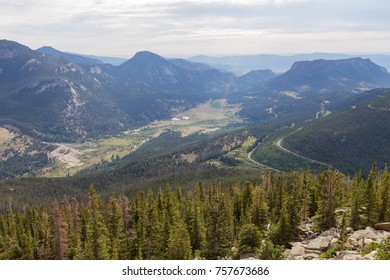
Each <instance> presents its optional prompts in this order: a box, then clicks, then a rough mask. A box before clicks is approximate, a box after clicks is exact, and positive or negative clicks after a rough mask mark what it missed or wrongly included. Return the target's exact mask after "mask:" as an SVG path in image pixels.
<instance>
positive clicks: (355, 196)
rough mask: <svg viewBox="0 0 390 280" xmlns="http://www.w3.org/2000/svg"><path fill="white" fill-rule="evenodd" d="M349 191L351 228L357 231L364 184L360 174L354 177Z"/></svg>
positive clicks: (360, 220)
mask: <svg viewBox="0 0 390 280" xmlns="http://www.w3.org/2000/svg"><path fill="white" fill-rule="evenodd" d="M351 188H352V190H351V203H350V204H351V221H350V224H351V227H352V228H354V229H355V230H356V229H359V228H360V227H361V226H362V223H363V221H362V218H361V215H362V202H363V188H364V183H363V179H362V174H361V173H360V172H359V173H357V174H356V175H355V177H354V178H353V182H352V187H351Z"/></svg>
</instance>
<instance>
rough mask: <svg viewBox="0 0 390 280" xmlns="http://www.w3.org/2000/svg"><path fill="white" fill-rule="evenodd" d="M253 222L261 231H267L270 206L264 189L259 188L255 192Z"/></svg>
mask: <svg viewBox="0 0 390 280" xmlns="http://www.w3.org/2000/svg"><path fill="white" fill-rule="evenodd" d="M250 215H251V222H252V223H253V224H254V225H256V226H257V227H258V228H259V229H260V230H261V231H263V232H264V231H265V230H266V228H267V224H268V222H269V219H268V206H267V200H266V197H265V193H264V191H263V189H262V187H260V186H257V187H255V188H254V190H253V202H252V205H251V208H250Z"/></svg>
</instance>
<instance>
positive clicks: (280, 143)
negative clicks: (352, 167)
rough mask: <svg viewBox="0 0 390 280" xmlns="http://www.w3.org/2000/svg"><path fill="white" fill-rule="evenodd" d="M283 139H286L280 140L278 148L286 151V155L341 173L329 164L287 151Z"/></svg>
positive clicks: (277, 144)
mask: <svg viewBox="0 0 390 280" xmlns="http://www.w3.org/2000/svg"><path fill="white" fill-rule="evenodd" d="M283 139H284V138H281V139H279V140H278V142H277V143H276V146H277V147H278V148H279V149H281V150H282V151H284V152H286V153H289V154H291V155H294V156H296V157H300V158H302V159H305V160H308V161H311V162H314V163H317V164H320V165H323V166H326V167H328V168H330V169H333V170H335V171H336V172H339V173H341V172H340V170H338V169H337V168H335V167H333V166H332V165H330V164H327V163H325V162H322V161H318V160H315V159H311V158H308V157H305V156H302V155H300V154H297V153H295V152H293V151H290V150H288V149H286V148H285V147H283V146H282V142H283Z"/></svg>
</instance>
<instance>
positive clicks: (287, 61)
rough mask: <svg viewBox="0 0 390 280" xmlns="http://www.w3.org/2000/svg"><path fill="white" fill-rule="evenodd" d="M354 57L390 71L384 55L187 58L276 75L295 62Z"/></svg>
mask: <svg viewBox="0 0 390 280" xmlns="http://www.w3.org/2000/svg"><path fill="white" fill-rule="evenodd" d="M354 57H361V58H364V59H370V60H371V61H372V62H374V63H376V64H378V65H380V66H383V67H385V68H386V69H390V55H386V54H355V55H349V54H336V53H312V54H294V55H274V54H258V55H242V56H222V57H213V56H205V55H199V56H194V57H190V58H188V60H189V61H191V62H199V63H204V64H207V65H210V66H211V67H214V68H217V69H224V70H225V71H230V72H233V73H236V74H242V73H247V72H249V71H251V70H254V69H271V70H272V71H273V72H276V73H283V72H286V71H287V70H289V69H290V68H291V66H292V65H293V64H294V63H295V62H297V61H310V60H318V59H325V60H340V59H348V58H354Z"/></svg>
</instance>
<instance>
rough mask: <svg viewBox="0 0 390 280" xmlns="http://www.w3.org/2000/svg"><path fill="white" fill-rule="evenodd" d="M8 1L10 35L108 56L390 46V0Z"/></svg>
mask: <svg viewBox="0 0 390 280" xmlns="http://www.w3.org/2000/svg"><path fill="white" fill-rule="evenodd" d="M0 6H1V10H0V18H1V19H2V20H1V21H0V30H2V32H1V34H2V36H6V38H7V37H8V38H9V39H15V40H20V41H21V42H26V43H28V44H29V45H32V47H39V46H41V45H46V44H53V45H54V46H55V47H58V48H61V49H63V50H70V51H79V52H86V53H91V52H95V53H97V54H105V55H131V53H132V52H136V51H137V50H143V49H149V50H154V51H157V52H160V53H162V54H173V52H176V53H177V54H180V53H183V54H184V53H188V54H190V53H193V54H196V53H199V52H200V51H203V52H205V53H210V52H216V51H218V50H217V49H218V48H220V50H219V51H220V52H221V53H222V52H223V53H239V52H245V51H246V52H253V51H255V50H254V47H253V46H252V45H253V44H257V45H261V46H262V48H258V49H259V50H258V52H260V51H264V52H272V51H278V50H279V51H283V52H284V51H285V49H286V46H281V45H280V44H287V45H288V46H289V47H290V49H291V52H294V50H296V51H301V50H302V49H304V46H305V45H306V46H307V51H316V50H314V49H310V50H309V47H310V46H313V47H312V48H314V47H316V48H319V47H321V45H319V44H317V43H316V42H315V40H317V41H319V42H322V49H321V50H320V49H318V50H317V51H322V50H323V49H329V48H330V47H331V46H330V44H332V45H333V47H334V48H337V46H339V47H340V49H348V48H347V47H346V46H347V45H348V44H347V42H346V41H348V40H344V38H348V37H351V38H354V39H353V40H350V41H351V43H350V44H349V46H350V49H355V48H356V46H353V45H352V41H354V42H358V41H359V40H358V39H356V38H360V40H368V38H369V39H370V40H374V39H375V38H376V39H377V40H375V41H376V42H381V44H379V45H377V46H376V48H378V49H379V48H382V49H383V50H387V51H389V49H388V47H387V46H388V45H390V44H388V43H389V42H388V41H387V40H388V37H389V36H388V34H389V30H390V21H389V20H388V14H387V11H389V10H390V2H389V1H386V0H371V1H365V0H354V1H353V0H346V1H339V0H310V1H309V0H246V1H245V0H239V1H227V0H225V1H221V0H202V1H187V0H181V1H177V0H176V1H175V0H166V1H161V0H160V1H157V0H144V1H122V0H82V1H74V2H72V3H71V5H70V4H69V1H65V0H56V1H51V0H35V1H33V0H19V1H14V0H12V1H9V0H0ZM340 34H342V35H340ZM369 34H370V35H369ZM375 36H378V37H375ZM321 38H323V39H321ZM332 38H333V42H332ZM302 42H306V43H302ZM385 42H386V43H385ZM278 44H279V45H278ZM363 45H364V46H367V45H369V44H368V42H364V44H362V45H361V46H363ZM370 48H371V49H372V48H373V47H372V46H371V47H370ZM207 50H209V51H207ZM362 51H364V50H362Z"/></svg>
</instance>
